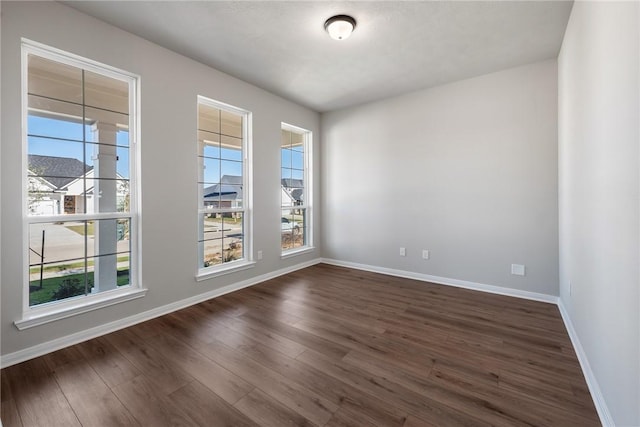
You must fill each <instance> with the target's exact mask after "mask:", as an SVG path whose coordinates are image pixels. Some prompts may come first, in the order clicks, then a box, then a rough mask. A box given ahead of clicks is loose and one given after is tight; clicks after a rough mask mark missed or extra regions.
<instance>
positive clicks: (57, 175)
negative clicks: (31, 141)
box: [29, 154, 93, 190]
mask: <svg viewBox="0 0 640 427" xmlns="http://www.w3.org/2000/svg"><path fill="white" fill-rule="evenodd" d="M92 169H93V166H88V165H85V164H84V163H83V162H81V161H80V160H78V159H74V158H70V157H56V156H42V155H39V154H29V171H30V172H31V173H32V174H34V175H36V176H39V177H42V178H44V179H46V180H47V181H48V182H50V183H51V184H52V185H54V186H55V189H56V190H60V189H62V188H64V187H65V186H67V185H68V184H70V183H71V182H73V181H74V180H76V179H78V178H79V177H81V176H83V175H84V174H86V173H87V172H89V171H91V170H92Z"/></svg>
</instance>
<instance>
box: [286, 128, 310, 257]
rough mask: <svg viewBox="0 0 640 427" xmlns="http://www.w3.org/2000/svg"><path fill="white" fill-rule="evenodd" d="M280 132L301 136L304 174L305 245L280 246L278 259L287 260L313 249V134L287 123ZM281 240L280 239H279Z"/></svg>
mask: <svg viewBox="0 0 640 427" xmlns="http://www.w3.org/2000/svg"><path fill="white" fill-rule="evenodd" d="M280 130H281V131H283V130H285V131H289V132H295V133H298V134H302V135H303V138H304V142H303V144H304V171H303V172H304V173H303V175H302V178H303V180H304V183H305V185H304V197H303V200H304V204H303V205H302V206H300V208H302V209H306V211H307V212H306V219H305V221H306V222H307V224H308V225H307V227H306V230H305V233H307V235H306V239H307V243H306V244H305V245H304V246H300V247H297V248H291V249H286V250H282V244H281V245H280V258H281V259H287V258H291V257H294V256H297V255H303V254H306V253H308V252H311V251H313V250H314V249H315V247H314V246H313V173H312V162H313V157H312V150H313V132H312V131H310V130H309V129H304V128H301V127H299V126H295V125H292V124H289V123H285V122H282V123H281V124H280ZM280 150H282V145H280ZM282 166H283V165H282V155H280V179H279V182H280V185H282ZM279 208H280V217H281V216H282V210H283V209H282V195H281V196H280V207H279ZM281 238H282V237H281Z"/></svg>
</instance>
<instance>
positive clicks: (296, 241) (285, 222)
mask: <svg viewBox="0 0 640 427" xmlns="http://www.w3.org/2000/svg"><path fill="white" fill-rule="evenodd" d="M310 147H311V132H309V131H307V130H304V129H300V128H298V127H295V126H291V125H287V124H284V123H283V124H282V140H281V144H280V154H281V161H282V165H281V177H280V185H281V191H280V195H281V197H280V198H281V203H280V204H281V209H282V212H281V216H280V227H281V240H280V241H281V249H282V253H283V255H286V254H292V253H296V252H299V251H300V250H302V249H306V248H308V247H310V246H311V189H310V186H309V177H310V173H309V165H310Z"/></svg>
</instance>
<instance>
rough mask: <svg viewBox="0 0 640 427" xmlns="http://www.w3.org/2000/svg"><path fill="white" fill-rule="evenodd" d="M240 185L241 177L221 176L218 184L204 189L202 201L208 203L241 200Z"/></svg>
mask: <svg viewBox="0 0 640 427" xmlns="http://www.w3.org/2000/svg"><path fill="white" fill-rule="evenodd" d="M242 184H243V182H242V177H241V176H236V175H223V176H222V178H220V183H219V184H214V185H211V186H209V187H206V188H205V189H204V191H203V195H204V199H205V200H208V201H213V200H242Z"/></svg>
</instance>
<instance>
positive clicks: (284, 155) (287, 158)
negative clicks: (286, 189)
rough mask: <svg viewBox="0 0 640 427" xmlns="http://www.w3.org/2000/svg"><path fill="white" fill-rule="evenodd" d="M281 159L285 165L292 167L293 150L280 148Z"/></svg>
mask: <svg viewBox="0 0 640 427" xmlns="http://www.w3.org/2000/svg"><path fill="white" fill-rule="evenodd" d="M280 161H281V162H282V166H283V167H288V168H290V167H291V150H289V149H286V148H283V149H282V150H280Z"/></svg>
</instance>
